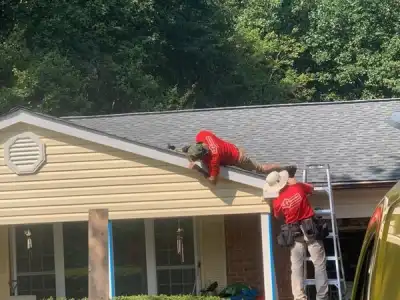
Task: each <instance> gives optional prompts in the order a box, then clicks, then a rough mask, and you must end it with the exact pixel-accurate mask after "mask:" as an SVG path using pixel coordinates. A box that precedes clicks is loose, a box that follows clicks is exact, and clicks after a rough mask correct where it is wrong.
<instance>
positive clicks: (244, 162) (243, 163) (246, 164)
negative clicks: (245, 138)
mask: <svg viewBox="0 0 400 300" xmlns="http://www.w3.org/2000/svg"><path fill="white" fill-rule="evenodd" d="M235 166H236V167H238V168H241V169H243V170H246V171H257V172H260V173H264V168H263V165H262V164H259V163H258V162H256V161H255V160H253V159H251V158H250V157H249V156H248V155H247V154H246V151H245V150H244V149H242V148H239V160H238V161H237V162H236V164H235Z"/></svg>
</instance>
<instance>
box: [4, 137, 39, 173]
mask: <svg viewBox="0 0 400 300" xmlns="http://www.w3.org/2000/svg"><path fill="white" fill-rule="evenodd" d="M45 157H46V155H45V147H44V144H43V143H42V142H41V141H40V139H39V137H38V136H37V135H35V134H34V133H32V132H25V133H21V134H19V135H16V136H14V137H12V138H10V139H9V140H8V141H7V142H6V143H5V145H4V160H5V163H6V164H7V166H8V167H9V168H10V169H11V170H13V171H14V172H15V173H17V174H33V173H35V172H36V171H37V170H38V169H39V168H40V167H41V166H42V165H43V163H44V162H45Z"/></svg>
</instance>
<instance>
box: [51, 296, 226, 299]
mask: <svg viewBox="0 0 400 300" xmlns="http://www.w3.org/2000/svg"><path fill="white" fill-rule="evenodd" d="M220 299H221V298H219V297H212V296H193V295H180V296H167V295H159V296H151V295H138V296H121V297H115V298H113V300H220ZM47 300H87V298H83V299H66V298H56V299H55V298H49V299H47Z"/></svg>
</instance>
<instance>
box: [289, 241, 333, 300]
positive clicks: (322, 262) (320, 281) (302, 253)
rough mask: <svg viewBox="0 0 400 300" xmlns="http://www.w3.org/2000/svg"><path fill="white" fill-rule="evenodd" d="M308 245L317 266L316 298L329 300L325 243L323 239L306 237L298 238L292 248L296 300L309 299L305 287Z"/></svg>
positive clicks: (293, 291)
mask: <svg viewBox="0 0 400 300" xmlns="http://www.w3.org/2000/svg"><path fill="white" fill-rule="evenodd" d="M306 247H307V248H308V252H309V253H310V257H311V260H312V262H313V264H314V268H315V279H316V280H315V285H316V286H315V287H316V290H317V296H316V300H328V275H327V272H326V255H325V249H324V245H323V243H322V241H306V240H305V239H304V237H300V238H297V239H296V242H295V244H294V245H293V246H292V248H291V250H290V261H291V264H292V275H291V281H292V293H293V297H294V300H307V296H306V293H305V290H304V287H303V283H304V263H305V258H306Z"/></svg>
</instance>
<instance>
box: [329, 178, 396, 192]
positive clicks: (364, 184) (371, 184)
mask: <svg viewBox="0 0 400 300" xmlns="http://www.w3.org/2000/svg"><path fill="white" fill-rule="evenodd" d="M397 181H398V180H386V181H374V180H371V181H357V182H333V183H332V189H334V190H343V189H357V188H391V187H392V186H393V185H395V184H396V183H397Z"/></svg>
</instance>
